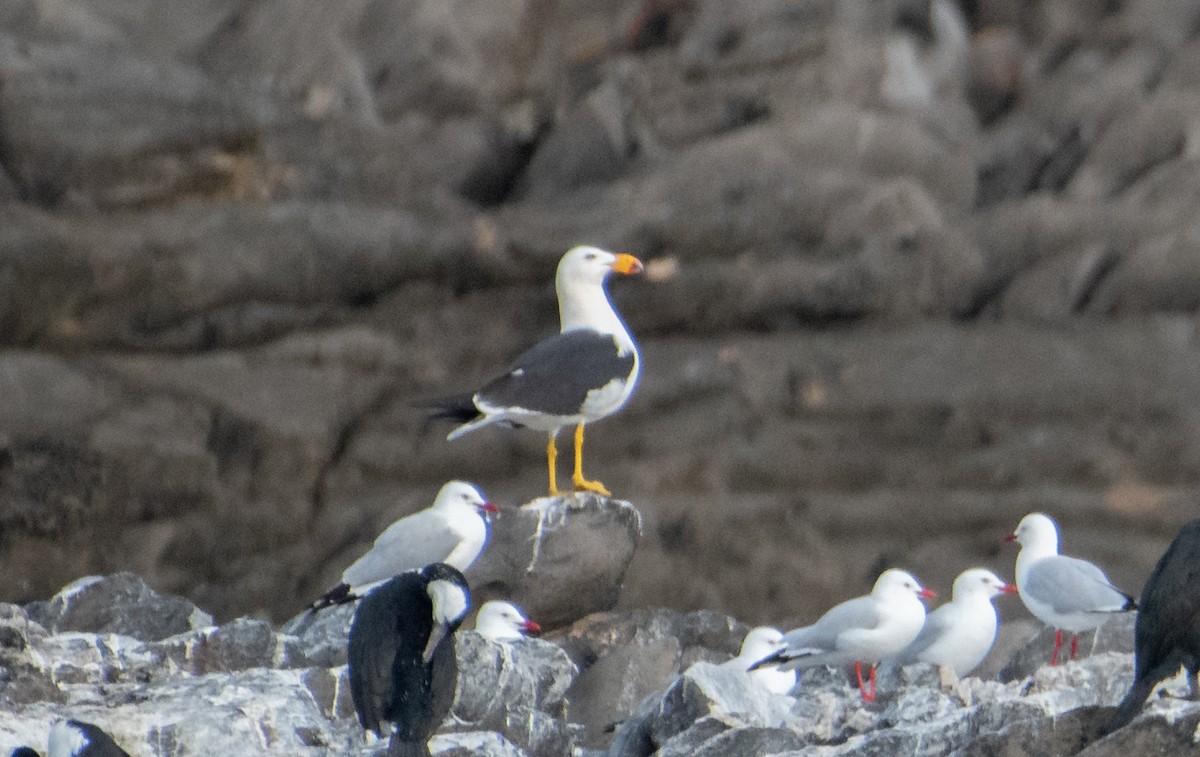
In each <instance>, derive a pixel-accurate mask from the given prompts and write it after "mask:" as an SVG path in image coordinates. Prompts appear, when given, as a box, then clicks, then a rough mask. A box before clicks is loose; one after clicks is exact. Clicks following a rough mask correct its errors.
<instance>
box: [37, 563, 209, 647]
mask: <svg viewBox="0 0 1200 757" xmlns="http://www.w3.org/2000/svg"><path fill="white" fill-rule="evenodd" d="M28 612H29V615H30V617H31V618H32V619H33V620H35V621H37V622H38V623H40V624H41V625H43V626H45V627H46V628H47V629H48V630H50V631H52V632H55V633H61V632H64V631H86V632H89V633H96V634H104V633H113V634H121V635H123V636H132V637H133V638H135V639H138V640H140V641H160V640H162V639H165V638H166V637H168V636H173V635H175V634H179V633H183V632H185V631H190V630H193V629H197V628H204V627H207V626H211V625H212V622H213V620H212V616H211V615H209V614H208V613H206V612H204V611H203V610H201V609H199V608H197V607H196V606H195V605H194V604H192V603H191V602H189V601H188V600H186V599H184V598H183V597H175V596H167V595H162V594H159V593H158V592H156V591H154V590H153V589H151V588H150V586H149V585H148V584H147V583H146V582H145V581H144V580H143V579H142V578H141V577H140V576H136V575H134V574H133V573H117V574H114V575H112V576H88V577H86V578H81V579H79V580H77V581H75V582H73V583H71V584H69V585H68V586H66V587H64V588H63V590H62V591H60V592H59V593H57V594H55V595H54V596H53V597H52V598H51V599H50V600H49V601H48V602H40V603H35V604H33V605H31V606H30V608H29V610H28Z"/></svg>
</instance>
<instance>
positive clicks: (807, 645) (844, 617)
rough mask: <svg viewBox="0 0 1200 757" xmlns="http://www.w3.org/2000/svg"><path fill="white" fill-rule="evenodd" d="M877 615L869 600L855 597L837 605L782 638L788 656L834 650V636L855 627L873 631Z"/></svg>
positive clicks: (835, 642) (876, 610)
mask: <svg viewBox="0 0 1200 757" xmlns="http://www.w3.org/2000/svg"><path fill="white" fill-rule="evenodd" d="M878 625H879V612H878V609H877V607H876V604H875V602H874V600H872V599H871V598H870V597H858V598H857V599H851V600H849V601H846V602H843V603H842V604H840V605H837V606H836V607H834V608H833V609H831V610H830V611H829V612H827V613H825V614H824V615H822V616H821V618H820V619H819V620H818V621H817V622H816V623H814V624H812V625H811V626H806V627H804V628H797V629H796V630H794V631H790V632H788V633H786V634H784V636H783V641H784V642H785V643H786V644H787V646H788V652H789V653H790V654H805V653H807V654H820V653H822V652H834V651H837V642H838V636H840V635H841V634H843V633H845V632H846V631H849V630H852V629H856V628H867V629H869V628H875V627H876V626H878Z"/></svg>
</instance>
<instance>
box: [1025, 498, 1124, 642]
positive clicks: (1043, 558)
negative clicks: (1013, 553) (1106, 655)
mask: <svg viewBox="0 0 1200 757" xmlns="http://www.w3.org/2000/svg"><path fill="white" fill-rule="evenodd" d="M1005 540H1006V541H1015V542H1017V543H1018V544H1020V545H1021V551H1020V552H1019V553H1018V554H1017V568H1016V574H1017V590H1018V593H1019V594H1020V596H1021V601H1022V602H1024V603H1025V607H1027V608H1029V612H1031V613H1033V616H1034V617H1035V618H1037V619H1038V620H1040V621H1042V622H1043V623H1045V624H1046V625H1048V626H1050V627H1051V628H1053V629H1054V630H1055V632H1056V633H1055V635H1054V653H1053V654H1052V655H1051V656H1050V664H1051V665H1056V664H1058V652H1059V650H1060V649H1061V648H1062V632H1063V631H1070V632H1071V659H1072V660H1073V659H1075V653H1076V651H1077V649H1078V646H1079V637H1078V634H1080V633H1083V632H1084V631H1090V630H1092V629H1094V628H1098V627H1099V626H1100V625H1101V624H1102V623H1104V621H1106V620H1108V616H1110V615H1112V614H1113V613H1115V612H1125V611H1127V610H1136V609H1137V601H1136V600H1134V598H1133V597H1131V596H1129V595H1128V594H1126V593H1125V592H1123V591H1121V590H1120V589H1118V588H1117V587H1116V586H1113V583H1112V581H1110V580H1109V579H1108V576H1106V575H1104V571H1102V570H1100V568H1098V567H1096V566H1095V565H1093V564H1092V563H1090V562H1088V561H1086V560H1080V559H1078V558H1075V557H1067V556H1066V555H1060V554H1059V553H1058V525H1057V524H1056V523H1055V522H1054V521H1053V520H1051V519H1050V517H1049V516H1047V515H1043V514H1042V513H1030V514H1029V515H1026V516H1025V517H1024V518H1022V519H1021V522H1020V523H1018V524H1017V530H1016V531H1014V532H1013V533H1012V534H1010V535H1009V536H1008V537H1006V539H1005Z"/></svg>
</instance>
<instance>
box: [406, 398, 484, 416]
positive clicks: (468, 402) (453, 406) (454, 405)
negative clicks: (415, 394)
mask: <svg viewBox="0 0 1200 757" xmlns="http://www.w3.org/2000/svg"><path fill="white" fill-rule="evenodd" d="M413 405H414V406H415V407H423V408H427V409H431V410H434V411H435V412H433V413H431V414H430V415H429V418H428V420H431V421H437V420H450V421H454V422H455V423H467V422H469V421H473V420H475V419H476V418H478V417H479V408H477V407H475V395H474V394H455V395H451V396H449V397H435V398H433V399H428V400H419V401H417V402H414V403H413Z"/></svg>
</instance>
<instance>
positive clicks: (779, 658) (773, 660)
mask: <svg viewBox="0 0 1200 757" xmlns="http://www.w3.org/2000/svg"><path fill="white" fill-rule="evenodd" d="M789 659H791V658H789V657H788V656H787V655H786V654H784V652H783V650H782V649H781V650H779V651H778V652H772V653H771V654H770V655H768V656H767V657H764V658H762V659H761V660H759V661H758V662H756V663H754V664H753V665H751V666H750V667H748V668H746V670H758V669H759V668H765V667H766V666H768V665H782V664H783V663H785V662H787V661H788V660H789Z"/></svg>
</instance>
